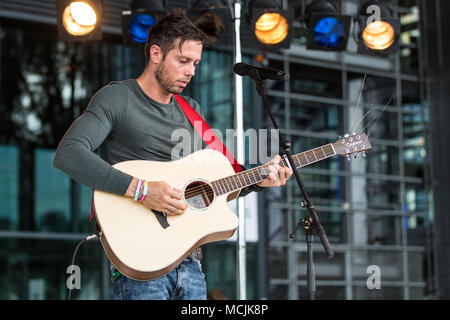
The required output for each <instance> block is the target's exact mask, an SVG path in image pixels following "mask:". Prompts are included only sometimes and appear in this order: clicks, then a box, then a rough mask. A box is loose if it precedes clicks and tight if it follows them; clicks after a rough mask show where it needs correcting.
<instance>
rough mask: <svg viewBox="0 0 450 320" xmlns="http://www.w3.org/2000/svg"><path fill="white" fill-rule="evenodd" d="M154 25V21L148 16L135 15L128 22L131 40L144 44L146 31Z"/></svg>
mask: <svg viewBox="0 0 450 320" xmlns="http://www.w3.org/2000/svg"><path fill="white" fill-rule="evenodd" d="M155 23H156V19H155V18H154V17H152V16H151V15H149V14H137V15H135V16H134V17H132V18H131V19H130V21H129V22H128V31H129V34H130V36H131V38H132V39H133V40H134V41H136V42H139V43H145V41H146V40H147V35H148V30H149V29H150V27H151V26H153V25H154V24H155Z"/></svg>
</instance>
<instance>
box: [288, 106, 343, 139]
mask: <svg viewBox="0 0 450 320" xmlns="http://www.w3.org/2000/svg"><path fill="white" fill-rule="evenodd" d="M290 104H291V110H290V112H291V117H290V124H291V127H292V128H295V129H298V130H310V131H315V132H327V133H334V134H336V137H337V136H338V135H343V134H342V133H341V132H342V131H343V128H342V122H343V121H342V106H338V105H332V104H327V103H322V102H316V101H304V100H298V99H292V100H291V102H290Z"/></svg>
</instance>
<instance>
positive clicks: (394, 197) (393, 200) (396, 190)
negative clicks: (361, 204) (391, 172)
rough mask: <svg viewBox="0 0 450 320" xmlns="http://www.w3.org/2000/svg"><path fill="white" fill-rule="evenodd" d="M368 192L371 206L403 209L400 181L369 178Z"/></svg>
mask: <svg viewBox="0 0 450 320" xmlns="http://www.w3.org/2000/svg"><path fill="white" fill-rule="evenodd" d="M366 194H367V201H368V204H369V208H372V209H383V210H401V201H400V182H396V181H388V180H379V179H367V184H366Z"/></svg>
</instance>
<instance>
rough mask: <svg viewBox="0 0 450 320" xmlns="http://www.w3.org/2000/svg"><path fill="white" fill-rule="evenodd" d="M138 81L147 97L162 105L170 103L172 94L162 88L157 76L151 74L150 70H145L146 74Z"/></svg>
mask: <svg viewBox="0 0 450 320" xmlns="http://www.w3.org/2000/svg"><path fill="white" fill-rule="evenodd" d="M136 80H137V82H138V84H139V86H140V87H141V89H142V91H144V93H145V94H146V95H147V96H149V97H150V98H152V99H153V100H155V101H157V102H159V103H162V104H169V103H170V101H171V99H172V94H171V93H168V92H167V91H165V90H164V89H163V88H161V86H160V85H159V83H158V81H157V80H156V78H155V74H154V73H153V72H149V70H148V68H145V70H144V72H143V73H142V74H141V75H140V76H139V77H138V78H137V79H136Z"/></svg>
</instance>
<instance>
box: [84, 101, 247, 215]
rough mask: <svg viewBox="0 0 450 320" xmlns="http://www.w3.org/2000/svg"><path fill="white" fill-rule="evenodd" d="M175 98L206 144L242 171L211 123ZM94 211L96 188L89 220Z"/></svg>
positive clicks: (235, 168)
mask: <svg viewBox="0 0 450 320" xmlns="http://www.w3.org/2000/svg"><path fill="white" fill-rule="evenodd" d="M174 97H175V99H176V100H177V102H178V104H179V105H180V107H181V109H182V110H183V112H184V114H185V115H186V117H187V118H188V119H189V121H190V122H191V124H192V126H193V127H194V128H195V130H197V132H198V134H199V135H200V136H201V137H202V139H203V141H205V142H206V144H207V145H208V146H209V147H210V148H211V149H213V150H217V151H221V152H222V153H223V154H224V155H225V156H226V157H227V159H228V160H229V161H230V163H231V165H232V166H233V169H234V171H235V172H236V173H238V172H241V171H242V168H241V165H240V164H239V162H238V161H237V160H236V159H235V158H234V157H233V154H232V153H231V152H230V151H229V150H228V149H227V147H226V146H225V145H224V144H223V143H222V141H221V140H220V138H219V137H217V135H216V134H215V133H214V131H213V130H212V129H211V128H210V127H209V125H208V124H207V123H206V121H205V120H203V118H202V117H200V115H199V114H198V113H197V111H195V109H194V108H192V107H191V105H189V103H187V101H186V100H184V99H183V98H182V97H180V96H179V95H177V94H174ZM195 122H197V123H198V122H200V123H201V124H202V126H201V130H200V129H199V128H198V126H196V125H194V124H195ZM208 130H209V132H208V135H210V139H208V140H205V132H206V131H208ZM93 213H94V190H92V203H91V217H90V219H89V220H92V217H93Z"/></svg>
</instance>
